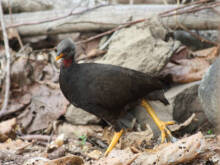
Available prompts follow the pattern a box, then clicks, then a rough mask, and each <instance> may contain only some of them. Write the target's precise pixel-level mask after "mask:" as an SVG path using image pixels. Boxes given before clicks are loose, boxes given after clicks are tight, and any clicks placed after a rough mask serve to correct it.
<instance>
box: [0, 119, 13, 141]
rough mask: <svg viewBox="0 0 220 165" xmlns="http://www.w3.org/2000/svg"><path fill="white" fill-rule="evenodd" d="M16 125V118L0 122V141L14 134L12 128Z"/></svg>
mask: <svg viewBox="0 0 220 165" xmlns="http://www.w3.org/2000/svg"><path fill="white" fill-rule="evenodd" d="M15 125H16V118H12V119H10V120H6V121H3V122H1V123H0V142H4V141H5V140H7V139H8V138H9V137H13V136H14V128H15Z"/></svg>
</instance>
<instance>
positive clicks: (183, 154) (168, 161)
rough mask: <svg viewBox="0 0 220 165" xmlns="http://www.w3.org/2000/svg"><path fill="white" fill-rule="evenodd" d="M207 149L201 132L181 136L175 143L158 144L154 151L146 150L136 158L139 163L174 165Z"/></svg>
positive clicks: (142, 164) (191, 158) (193, 157)
mask: <svg viewBox="0 0 220 165" xmlns="http://www.w3.org/2000/svg"><path fill="white" fill-rule="evenodd" d="M206 149H207V144H206V141H205V138H204V137H203V135H202V133H201V132H199V133H197V134H195V135H192V136H189V137H186V138H183V139H181V140H179V141H177V142H175V143H168V144H166V145H163V144H162V145H160V146H158V147H157V148H156V149H155V152H150V153H149V152H148V153H145V154H143V155H141V156H140V157H138V158H137V160H136V161H135V163H137V164H140V165H152V164H156V165H175V164H180V163H185V162H188V161H190V160H193V159H195V158H196V157H197V156H198V155H199V154H202V153H203V152H204V151H205V150H206Z"/></svg>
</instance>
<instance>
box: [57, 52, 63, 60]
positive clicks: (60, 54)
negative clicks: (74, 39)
mask: <svg viewBox="0 0 220 165" xmlns="http://www.w3.org/2000/svg"><path fill="white" fill-rule="evenodd" d="M63 56H64V54H63V53H59V54H58V55H57V56H56V61H57V60H59V59H61V58H63Z"/></svg>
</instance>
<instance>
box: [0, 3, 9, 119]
mask: <svg viewBox="0 0 220 165" xmlns="http://www.w3.org/2000/svg"><path fill="white" fill-rule="evenodd" d="M3 17H4V16H3V10H2V0H0V19H1V27H2V33H3V38H4V45H5V54H6V60H7V64H6V79H5V86H6V87H5V96H4V102H3V105H2V109H1V111H0V116H1V115H2V114H4V113H5V112H6V108H7V106H8V100H9V92H10V56H11V55H10V53H9V44H8V35H7V32H6V29H5V21H4V18H3Z"/></svg>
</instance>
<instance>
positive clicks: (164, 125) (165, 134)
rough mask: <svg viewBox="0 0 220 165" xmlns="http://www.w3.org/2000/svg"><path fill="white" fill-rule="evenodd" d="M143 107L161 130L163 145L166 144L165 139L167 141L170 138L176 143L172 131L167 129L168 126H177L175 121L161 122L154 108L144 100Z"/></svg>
mask: <svg viewBox="0 0 220 165" xmlns="http://www.w3.org/2000/svg"><path fill="white" fill-rule="evenodd" d="M141 105H142V106H143V107H144V108H145V109H146V111H147V112H148V113H149V115H150V116H151V118H152V119H153V120H154V122H155V124H156V125H157V126H158V128H159V129H160V131H161V143H164V141H165V139H167V138H169V139H170V140H171V141H176V140H177V139H176V138H174V137H173V136H172V134H171V132H170V130H169V129H168V128H167V126H168V125H173V124H175V121H167V122H164V121H162V120H160V119H159V118H158V117H157V115H156V113H155V112H154V110H153V108H152V107H151V106H150V105H149V104H148V102H147V101H145V100H142V103H141Z"/></svg>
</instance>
